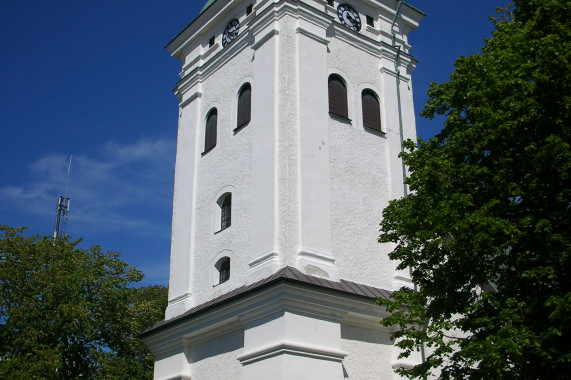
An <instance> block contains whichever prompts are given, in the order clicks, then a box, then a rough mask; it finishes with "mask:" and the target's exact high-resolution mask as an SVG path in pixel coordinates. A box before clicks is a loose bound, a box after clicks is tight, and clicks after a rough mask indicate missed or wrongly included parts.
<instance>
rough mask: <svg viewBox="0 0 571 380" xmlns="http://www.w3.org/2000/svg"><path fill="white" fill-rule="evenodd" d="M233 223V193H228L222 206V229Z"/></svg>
mask: <svg viewBox="0 0 571 380" xmlns="http://www.w3.org/2000/svg"><path fill="white" fill-rule="evenodd" d="M231 223H232V194H228V195H226V197H225V198H224V200H223V201H222V205H221V206H220V231H222V230H224V229H226V228H228V227H230V224H231Z"/></svg>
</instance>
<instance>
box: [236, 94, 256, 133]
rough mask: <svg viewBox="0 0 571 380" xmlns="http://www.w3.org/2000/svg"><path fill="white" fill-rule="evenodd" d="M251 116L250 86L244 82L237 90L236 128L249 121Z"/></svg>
mask: <svg viewBox="0 0 571 380" xmlns="http://www.w3.org/2000/svg"><path fill="white" fill-rule="evenodd" d="M251 117H252V86H250V83H246V84H244V85H243V86H242V87H241V88H240V91H239V92H238V120H237V123H236V129H238V128H242V127H243V126H245V125H246V124H248V123H249V122H250V119H251Z"/></svg>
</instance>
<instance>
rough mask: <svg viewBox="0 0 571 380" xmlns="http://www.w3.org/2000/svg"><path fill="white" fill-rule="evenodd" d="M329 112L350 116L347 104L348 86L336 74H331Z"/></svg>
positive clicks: (344, 116)
mask: <svg viewBox="0 0 571 380" xmlns="http://www.w3.org/2000/svg"><path fill="white" fill-rule="evenodd" d="M329 113H330V114H332V115H336V116H340V117H342V118H345V119H348V118H349V110H348V106H347V86H345V82H344V81H343V79H342V78H341V77H340V76H339V75H336V74H331V75H330V76H329Z"/></svg>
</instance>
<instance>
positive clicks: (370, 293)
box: [141, 266, 391, 336]
mask: <svg viewBox="0 0 571 380" xmlns="http://www.w3.org/2000/svg"><path fill="white" fill-rule="evenodd" d="M279 281H288V282H294V283H298V284H306V285H310V286H316V287H320V288H325V289H331V290H334V291H338V292H342V293H346V294H350V295H354V296H359V297H365V298H368V299H374V298H378V297H380V298H384V299H388V298H389V297H390V295H391V292H390V291H388V290H385V289H380V288H375V287H373V286H369V285H364V284H358V283H356V282H353V281H347V280H340V281H339V282H337V281H331V280H328V279H325V278H320V277H315V276H311V275H307V274H304V273H301V272H300V271H299V270H298V269H296V268H293V267H290V266H286V267H283V268H282V269H280V270H279V271H277V272H276V273H274V274H272V275H271V276H269V277H266V278H264V279H262V280H260V281H257V282H254V283H252V284H250V285H243V286H241V287H239V288H236V289H234V290H232V291H230V292H228V293H225V294H223V295H221V296H219V297H216V298H214V299H212V300H210V301H208V302H205V303H203V304H200V305H198V306H195V307H193V308H192V309H190V310H188V311H187V312H185V313H184V314H181V315H179V316H177V317H175V318H172V319H169V320H167V321H165V320H163V321H161V322H159V323H157V324H156V325H155V326H153V327H151V328H150V329H149V330H147V331H145V332H144V333H142V334H141V336H145V335H148V334H150V333H152V332H153V331H155V330H159V329H161V328H162V327H165V326H167V325H170V324H172V323H175V322H178V321H181V320H183V319H186V318H189V317H191V316H193V315H195V314H198V313H201V312H204V311H206V310H208V309H210V308H213V307H215V306H217V305H219V304H221V303H223V302H226V301H230V300H233V299H236V298H238V297H241V296H243V295H245V294H248V293H251V292H253V291H255V290H257V289H260V288H262V287H265V286H269V285H270V284H273V283H276V282H279Z"/></svg>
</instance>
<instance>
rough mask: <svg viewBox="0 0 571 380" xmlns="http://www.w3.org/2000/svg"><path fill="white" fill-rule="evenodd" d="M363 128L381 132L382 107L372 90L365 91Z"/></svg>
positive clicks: (363, 95) (363, 96)
mask: <svg viewBox="0 0 571 380" xmlns="http://www.w3.org/2000/svg"><path fill="white" fill-rule="evenodd" d="M361 101H362V104H363V126H364V127H365V128H369V129H372V130H374V131H378V132H381V107H380V105H379V99H378V98H377V95H376V94H375V93H374V92H373V91H371V90H368V89H367V90H363V93H362V95H361Z"/></svg>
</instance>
